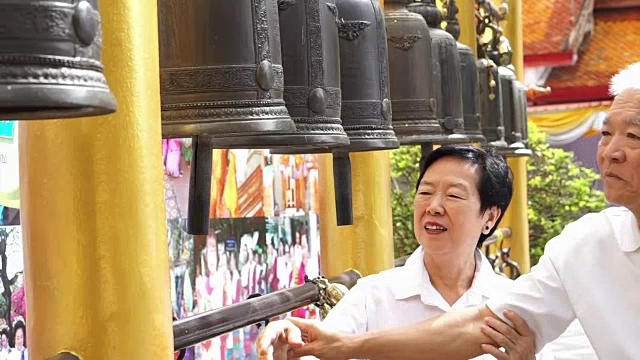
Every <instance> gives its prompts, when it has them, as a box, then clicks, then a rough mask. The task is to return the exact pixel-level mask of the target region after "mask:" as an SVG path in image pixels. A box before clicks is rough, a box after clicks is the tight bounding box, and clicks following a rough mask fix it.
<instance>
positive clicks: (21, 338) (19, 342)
mask: <svg viewBox="0 0 640 360" xmlns="http://www.w3.org/2000/svg"><path fill="white" fill-rule="evenodd" d="M22 346H24V333H23V332H22V328H18V329H17V330H16V349H22Z"/></svg>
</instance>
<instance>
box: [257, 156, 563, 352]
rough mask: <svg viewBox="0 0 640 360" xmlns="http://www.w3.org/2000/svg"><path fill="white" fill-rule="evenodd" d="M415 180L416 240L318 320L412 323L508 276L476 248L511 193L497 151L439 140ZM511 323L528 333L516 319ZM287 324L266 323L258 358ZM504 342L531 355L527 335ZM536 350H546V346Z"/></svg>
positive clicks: (485, 292) (331, 324)
mask: <svg viewBox="0 0 640 360" xmlns="http://www.w3.org/2000/svg"><path fill="white" fill-rule="evenodd" d="M416 186H417V192H416V196H415V199H414V216H413V224H414V233H415V236H416V239H417V240H418V243H419V244H420V246H419V247H418V248H417V249H416V250H415V252H414V253H413V254H412V255H411V256H410V257H409V259H408V260H407V261H406V263H405V265H404V266H403V267H399V268H395V269H391V270H387V271H384V272H382V273H379V274H376V275H372V276H368V277H366V278H364V279H362V280H360V281H359V282H358V284H357V285H356V286H355V287H354V288H353V289H352V290H351V291H349V293H348V294H347V295H346V296H345V297H344V298H343V299H342V300H341V301H340V303H338V305H337V306H336V307H335V308H334V309H333V310H332V311H331V312H330V313H329V316H328V317H327V318H326V319H325V320H324V322H323V326H322V327H323V328H325V329H330V330H333V331H338V332H342V333H349V334H361V333H365V332H370V331H375V330H382V329H387V328H392V327H398V326H401V325H409V324H414V323H418V322H420V321H424V320H428V319H430V318H433V317H436V316H438V315H441V314H444V313H446V312H448V311H450V310H452V309H458V308H466V307H471V306H478V305H481V304H484V303H485V302H486V301H487V300H489V299H490V298H491V297H493V296H495V295H497V294H499V293H500V292H502V291H503V290H504V289H505V288H507V287H509V285H510V283H511V282H512V281H511V280H509V279H507V278H505V277H502V276H500V275H497V274H496V273H495V272H494V270H493V268H492V267H491V265H490V264H489V261H488V260H487V259H486V258H485V257H484V256H483V255H482V253H481V252H480V250H479V248H480V247H481V246H482V244H483V242H484V241H485V240H486V239H487V238H488V237H489V236H491V234H492V233H493V232H494V231H495V229H496V228H497V226H498V224H499V222H500V219H502V216H503V215H504V212H505V211H506V210H507V207H508V206H509V202H510V201H511V195H512V191H513V186H512V181H511V177H510V171H509V167H508V166H507V164H506V163H505V161H504V159H502V158H501V157H500V156H497V155H493V154H489V153H487V152H485V151H483V150H481V149H479V148H476V147H473V146H467V145H454V146H444V147H440V148H438V149H436V150H435V151H433V152H432V153H430V154H429V155H428V157H426V159H425V162H424V163H423V171H422V173H421V174H420V177H419V180H418V183H417V185H416ZM363 241H366V239H363ZM515 320H516V321H517V320H518V319H515ZM294 321H295V320H294ZM520 323H522V322H518V324H520ZM518 329H519V332H520V334H526V333H529V330H528V328H527V327H526V325H524V324H523V326H522V327H518ZM294 330H295V329H292V325H291V322H288V321H283V322H275V323H272V324H270V325H269V327H267V329H266V330H265V331H264V332H263V333H262V334H261V336H260V338H259V340H258V349H259V351H260V355H261V357H260V358H261V359H270V358H271V357H270V355H269V353H270V352H272V351H273V350H276V352H278V351H280V352H283V351H284V350H287V346H285V345H284V344H283V343H281V342H279V340H284V339H283V338H282V336H285V335H286V333H291V332H292V331H294ZM274 348H275V349H274ZM505 348H506V353H507V354H508V355H509V357H508V358H510V359H520V358H524V357H533V355H534V353H533V348H534V341H533V338H532V337H531V336H521V335H517V336H513V337H511V339H510V341H509V342H508V344H506V345H505ZM545 352H546V351H545ZM276 358H277V356H276ZM283 358H284V357H283ZM541 358H544V359H551V358H552V357H551V356H550V354H549V353H548V352H546V355H543V356H541ZM478 359H493V357H492V356H490V355H483V356H480V357H478Z"/></svg>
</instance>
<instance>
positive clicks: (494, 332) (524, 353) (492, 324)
mask: <svg viewBox="0 0 640 360" xmlns="http://www.w3.org/2000/svg"><path fill="white" fill-rule="evenodd" d="M504 316H505V317H506V318H507V319H509V320H510V321H511V322H512V323H513V325H514V328H512V327H511V326H509V325H507V324H505V323H504V322H502V321H500V320H498V319H495V318H492V317H488V318H486V319H485V321H484V323H485V324H484V325H482V332H483V333H484V334H485V335H487V336H488V337H489V338H490V339H492V340H493V341H494V342H495V343H496V344H498V345H499V347H501V348H503V349H504V351H501V350H500V349H499V348H498V347H496V346H494V345H493V344H482V350H484V351H485V352H486V353H487V354H491V355H493V356H494V357H495V358H496V359H498V360H534V359H535V357H536V354H535V348H536V347H535V339H536V338H535V335H534V334H533V332H532V331H531V329H530V328H529V326H528V325H527V323H526V322H525V321H524V320H523V319H522V318H521V317H519V316H518V315H516V314H515V313H514V312H512V311H508V310H507V311H505V312H504Z"/></svg>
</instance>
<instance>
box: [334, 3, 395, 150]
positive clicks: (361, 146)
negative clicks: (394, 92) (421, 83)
mask: <svg viewBox="0 0 640 360" xmlns="http://www.w3.org/2000/svg"><path fill="white" fill-rule="evenodd" d="M336 6H337V8H338V14H339V18H340V20H339V21H338V33H339V36H340V87H341V89H342V126H343V128H344V130H345V131H346V133H347V135H348V136H349V141H350V145H349V147H348V149H349V151H367V150H386V149H394V148H397V147H399V146H400V144H399V143H398V139H397V138H396V135H395V133H394V131H393V128H392V127H391V101H390V99H389V83H388V78H389V74H388V71H389V69H388V65H387V63H388V61H387V33H386V30H385V26H384V25H385V24H384V15H383V13H382V9H381V8H380V5H379V3H378V0H336Z"/></svg>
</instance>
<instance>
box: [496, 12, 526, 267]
mask: <svg viewBox="0 0 640 360" xmlns="http://www.w3.org/2000/svg"><path fill="white" fill-rule="evenodd" d="M508 5H509V13H508V14H507V17H506V19H505V20H506V26H505V27H504V29H503V30H504V34H505V36H506V37H507V38H508V39H509V42H510V43H511V48H512V50H513V60H512V63H513V65H514V67H515V69H516V77H517V78H518V80H520V81H521V82H522V81H524V60H523V59H524V52H523V39H522V0H509V1H508ZM507 163H508V164H509V166H510V167H511V171H513V186H514V188H513V190H514V191H513V200H512V201H511V205H510V206H509V210H507V213H506V214H505V217H504V221H503V224H504V226H508V227H510V228H511V229H512V230H513V235H512V237H511V241H510V243H511V258H512V259H513V260H514V261H516V262H517V263H518V264H519V265H520V270H521V271H522V273H527V272H529V269H530V267H531V257H530V253H529V218H528V216H527V207H528V202H527V157H525V156H518V157H511V158H508V159H507Z"/></svg>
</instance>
